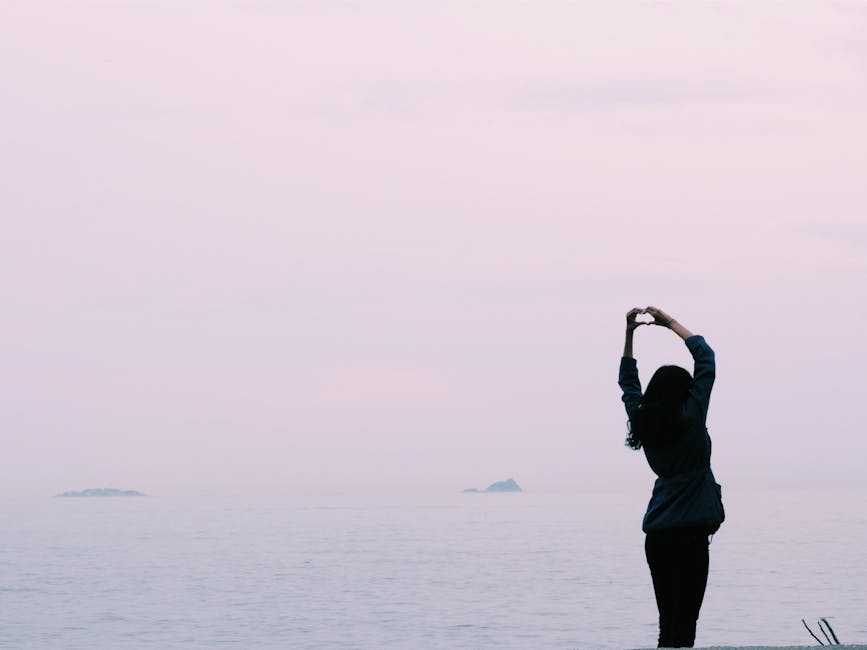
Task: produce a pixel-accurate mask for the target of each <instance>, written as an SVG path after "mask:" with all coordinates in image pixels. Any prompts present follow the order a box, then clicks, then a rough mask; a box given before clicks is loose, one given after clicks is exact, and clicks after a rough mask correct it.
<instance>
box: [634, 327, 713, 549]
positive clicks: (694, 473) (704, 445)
mask: <svg viewBox="0 0 867 650" xmlns="http://www.w3.org/2000/svg"><path fill="white" fill-rule="evenodd" d="M686 347H687V348H689V351H690V353H692V358H693V360H694V361H695V370H694V372H693V386H692V389H691V390H690V393H689V397H687V400H686V403H685V404H684V407H683V412H682V414H681V418H682V419H681V421H682V422H683V423H684V425H685V429H684V431H683V434H682V435H681V436H680V437H679V438H678V439H677V441H676V442H675V443H674V444H673V445H671V446H668V447H664V448H661V449H660V448H655V449H654V448H648V447H647V446H643V447H642V448H643V449H644V455H645V457H646V458H647V462H648V464H649V465H650V469H652V470H653V472H654V473H655V474H656V475H657V477H658V478H657V479H656V483H655V484H654V486H653V495H652V496H651V498H650V503H649V504H648V505H647V512H646V513H645V515H644V523H643V525H642V529H643V530H644V532H645V533H652V532H658V531H660V530H668V529H671V528H683V527H701V528H705V529H707V531H708V532H709V533H713V532H716V531H717V529H719V527H720V524H721V523H722V522H723V520H724V519H725V511H724V510H723V505H722V494H721V491H720V486H719V484H718V483H717V482H716V479H715V478H714V475H713V472H712V471H711V469H710V450H711V442H710V436H709V435H708V433H707V426H706V424H705V422H706V419H707V409H708V404H709V403H710V391H711V388H713V382H714V379H715V377H716V363H715V361H714V354H713V350H711V348H710V346H709V345H708V344H707V342H706V341H705V340H704V338H703V337H701V336H690V337H689V338H688V339H686ZM618 383H619V384H620V388H621V389H622V390H623V403H624V404H625V405H626V414H627V415H630V416H631V413H632V409H634V408H635V407H636V406H638V403H639V402H640V400H641V395H642V393H641V382H640V381H639V380H638V366H637V365H636V362H635V359H633V358H630V357H623V358H622V359H621V360H620V380H619V382H618Z"/></svg>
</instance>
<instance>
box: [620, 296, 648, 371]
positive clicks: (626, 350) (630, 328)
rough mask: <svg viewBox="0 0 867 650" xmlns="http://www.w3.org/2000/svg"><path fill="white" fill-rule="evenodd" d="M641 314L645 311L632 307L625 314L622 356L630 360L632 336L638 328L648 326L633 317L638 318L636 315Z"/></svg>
mask: <svg viewBox="0 0 867 650" xmlns="http://www.w3.org/2000/svg"><path fill="white" fill-rule="evenodd" d="M643 313H645V311H644V310H643V309H640V308H639V307H633V308H632V309H630V310H629V311H628V312H626V343H625V344H624V345H623V356H624V357H627V358H629V359H631V358H632V335H633V334H634V333H635V330H636V329H638V328H639V327H640V326H642V325H647V324H648V323H642V322H640V321H637V320H635V317H636V316H638V314H643Z"/></svg>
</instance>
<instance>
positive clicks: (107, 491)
mask: <svg viewBox="0 0 867 650" xmlns="http://www.w3.org/2000/svg"><path fill="white" fill-rule="evenodd" d="M57 496H59V497H143V496H144V494H142V493H141V492H139V491H137V490H117V489H115V488H87V489H86V490H78V491H71V492H62V493H60V494H58V495H57Z"/></svg>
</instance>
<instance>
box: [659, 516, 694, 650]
mask: <svg viewBox="0 0 867 650" xmlns="http://www.w3.org/2000/svg"><path fill="white" fill-rule="evenodd" d="M644 549H645V554H646V556H647V564H648V566H649V567H650V575H651V578H652V579H653V591H654V594H655V595H656V606H657V609H658V610H659V645H658V647H660V648H691V647H692V646H693V645H694V644H695V627H696V621H697V620H698V613H699V610H700V609H701V603H702V600H703V599H704V591H705V587H706V585H707V572H708V547H707V535H706V534H705V533H704V532H703V531H699V530H694V529H673V530H668V531H664V532H660V533H650V534H649V535H647V537H646V539H645V543H644Z"/></svg>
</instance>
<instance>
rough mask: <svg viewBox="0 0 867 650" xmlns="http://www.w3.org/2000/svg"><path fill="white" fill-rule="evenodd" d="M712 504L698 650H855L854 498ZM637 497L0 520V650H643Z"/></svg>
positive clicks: (181, 503)
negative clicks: (817, 636)
mask: <svg viewBox="0 0 867 650" xmlns="http://www.w3.org/2000/svg"><path fill="white" fill-rule="evenodd" d="M725 497H726V506H727V509H728V514H729V519H728V521H727V522H726V524H725V525H724V526H723V528H722V529H721V531H720V532H719V533H718V534H717V535H716V537H715V538H714V541H713V544H712V545H711V575H710V586H709V588H708V593H707V596H706V599H705V606H704V608H703V610H702V620H701V621H700V623H699V635H698V639H697V641H698V643H699V644H700V645H714V644H729V643H731V644H749V645H756V644H763V643H768V644H771V643H773V644H804V645H807V644H809V643H810V642H811V641H812V639H811V638H810V637H809V636H808V635H807V633H806V631H805V630H804V629H803V627H802V625H801V622H800V619H801V618H802V617H804V618H807V619H808V620H812V621H815V619H816V618H818V617H819V616H828V617H829V618H830V620H831V622H832V625H833V626H834V629H835V630H836V631H837V634H838V636H839V637H840V639H841V640H842V641H843V642H849V643H855V642H860V643H864V642H867V598H865V593H867V562H865V560H867V492H855V491H827V492H751V493H737V492H732V491H729V492H727V493H726V495H725ZM646 498H647V495H646V494H644V493H630V494H583V495H581V494H579V495H540V494H530V493H525V494H467V495H464V494H455V495H444V496H439V497H410V496H405V497H390V498H386V497H382V498H372V497H371V498H361V497H358V498H354V497H330V498H309V499H306V500H305V499H297V498H295V499H283V500H277V499H271V500H262V499H258V500H257V499H246V500H244V499H234V500H227V499H216V498H214V499H204V498H203V499H188V500H182V499H173V498H160V497H147V498H126V499H124V498H114V499H112V498H102V499H100V498H91V499H52V498H48V499H34V500H26V501H6V502H0V515H2V521H3V524H2V525H3V527H2V533H0V647H2V648H16V649H27V650H29V649H41V648H51V649H52V650H53V649H64V650H73V649H77V648H88V649H94V648H112V649H118V648H148V647H153V648H220V647H233V648H249V649H258V648H498V649H499V648H522V649H524V648H528V649H531V648H624V647H640V646H652V645H655V635H656V621H655V616H656V611H655V606H654V602H653V593H652V588H651V586H650V576H649V574H648V572H647V568H646V565H645V562H644V556H643V547H642V543H643V537H642V534H641V532H640V518H641V513H642V510H643V506H644V504H645V500H646ZM814 627H815V626H814Z"/></svg>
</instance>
